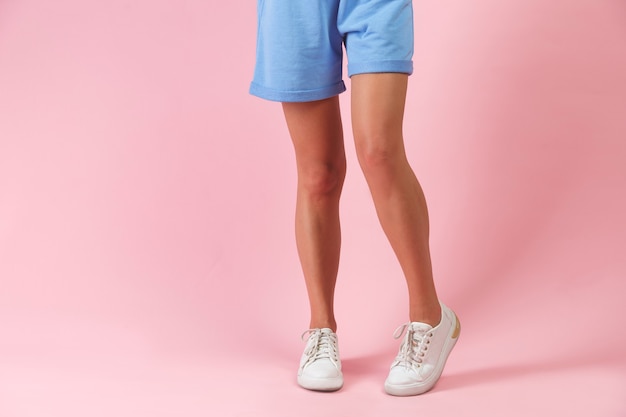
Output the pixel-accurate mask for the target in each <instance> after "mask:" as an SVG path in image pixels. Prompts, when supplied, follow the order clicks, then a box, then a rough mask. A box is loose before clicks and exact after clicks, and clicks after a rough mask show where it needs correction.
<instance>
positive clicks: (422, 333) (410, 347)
mask: <svg viewBox="0 0 626 417" xmlns="http://www.w3.org/2000/svg"><path fill="white" fill-rule="evenodd" d="M405 330H406V335H405V338H404V340H403V341H402V344H401V345H400V351H399V352H398V356H396V360H395V361H394V364H393V366H396V365H401V366H406V367H415V368H419V367H421V366H422V362H423V359H424V356H426V351H427V350H428V347H429V345H430V339H431V338H432V336H433V334H432V332H431V331H430V330H428V329H426V328H420V327H417V328H415V327H413V326H411V324H410V323H405V324H403V325H401V326H399V327H398V328H397V329H396V331H395V332H394V334H393V338H394V339H399V338H401V337H402V335H403V334H404V331H405Z"/></svg>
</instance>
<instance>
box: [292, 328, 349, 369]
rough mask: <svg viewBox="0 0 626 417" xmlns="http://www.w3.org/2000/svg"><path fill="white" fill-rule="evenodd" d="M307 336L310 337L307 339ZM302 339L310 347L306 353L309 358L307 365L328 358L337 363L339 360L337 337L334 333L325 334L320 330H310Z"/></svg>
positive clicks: (303, 334)
mask: <svg viewBox="0 0 626 417" xmlns="http://www.w3.org/2000/svg"><path fill="white" fill-rule="evenodd" d="M306 335H308V337H307V338H306V339H305V336H306ZM300 338H301V339H302V340H306V341H307V342H308V343H309V347H308V348H307V349H306V350H305V351H304V354H305V355H306V356H307V363H310V362H314V361H316V360H317V359H322V358H328V359H331V360H332V361H335V362H337V361H338V360H339V353H338V351H337V336H336V335H335V334H334V333H325V332H322V331H321V330H320V329H309V330H307V331H305V332H304V333H302V336H301V337H300Z"/></svg>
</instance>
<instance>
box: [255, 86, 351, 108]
mask: <svg viewBox="0 0 626 417" xmlns="http://www.w3.org/2000/svg"><path fill="white" fill-rule="evenodd" d="M344 91H346V85H345V84H344V82H343V81H340V82H338V83H336V84H334V85H331V86H328V87H324V88H318V89H315V90H299V91H281V90H274V89H271V88H267V87H264V86H262V85H259V84H257V83H255V82H253V83H252V84H250V94H252V95H253V96H257V97H260V98H263V99H265V100H270V101H280V102H284V103H293V102H306V101H317V100H323V99H325V98H330V97H333V96H336V95H338V94H341V93H343V92H344Z"/></svg>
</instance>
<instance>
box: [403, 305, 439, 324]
mask: <svg viewBox="0 0 626 417" xmlns="http://www.w3.org/2000/svg"><path fill="white" fill-rule="evenodd" d="M441 316H442V311H441V305H440V304H439V303H437V304H436V305H434V306H419V307H412V308H411V311H410V313H409V320H410V321H411V322H419V323H426V324H429V325H431V326H432V327H435V326H437V325H438V324H439V323H440V322H441Z"/></svg>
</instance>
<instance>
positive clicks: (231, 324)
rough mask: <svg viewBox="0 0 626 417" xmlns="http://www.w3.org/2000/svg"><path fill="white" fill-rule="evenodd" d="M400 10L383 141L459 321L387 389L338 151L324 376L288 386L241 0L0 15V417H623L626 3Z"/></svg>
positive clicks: (291, 174) (481, 1)
mask: <svg viewBox="0 0 626 417" xmlns="http://www.w3.org/2000/svg"><path fill="white" fill-rule="evenodd" d="M414 5H415V19H416V55H415V68H416V70H415V74H414V75H413V76H412V78H411V85H410V93H409V97H408V108H407V116H406V119H407V120H406V129H405V131H406V138H407V147H408V151H409V154H410V155H409V156H410V159H411V161H412V163H413V166H414V168H415V170H416V173H417V175H418V177H419V178H420V180H421V182H422V184H423V186H424V189H425V191H426V194H427V198H428V201H429V207H430V210H431V219H432V240H431V241H432V251H433V257H434V265H435V274H436V277H437V283H438V288H439V292H440V295H441V296H442V299H443V300H444V302H446V303H448V304H449V305H451V306H452V307H454V308H455V309H456V310H457V312H458V314H459V316H460V317H461V321H462V324H463V332H462V336H461V341H460V342H459V344H458V345H457V348H456V349H455V351H454V352H453V354H452V356H451V358H450V361H449V363H448V367H447V368H446V371H445V373H444V375H443V377H442V379H441V381H440V383H439V384H438V386H437V387H436V388H435V390H434V391H432V392H431V393H429V394H427V395H424V396H421V397H416V398H400V399H398V398H392V397H389V396H386V395H385V394H384V393H383V391H382V383H383V381H384V378H385V376H386V372H387V367H388V365H389V363H390V361H391V359H392V358H393V356H394V355H395V352H396V349H397V342H396V341H394V340H393V339H392V337H391V335H392V332H393V330H394V329H395V327H396V326H397V325H399V324H401V323H402V322H403V321H405V319H406V306H405V305H406V294H405V288H404V282H403V280H402V277H401V274H400V270H399V267H398V266H397V264H396V261H395V259H394V257H393V254H392V252H391V250H390V249H389V247H388V244H387V242H386V241H385V239H384V237H383V234H382V232H381V231H380V228H379V226H378V223H377V220H376V217H375V213H374V209H373V206H372V204H371V202H370V198H369V195H368V191H367V188H366V185H365V182H364V180H363V179H362V176H361V173H360V171H359V169H358V166H357V164H356V161H355V157H354V149H353V147H352V144H351V143H350V142H348V154H349V155H348V158H349V173H348V178H347V181H346V187H345V194H344V199H343V203H342V211H343V228H344V250H343V254H342V256H343V257H342V264H341V270H340V280H339V284H338V290H337V313H338V319H339V321H340V329H339V337H340V340H341V350H342V355H343V359H344V367H345V379H346V386H345V388H344V389H343V390H342V391H340V392H338V393H336V394H331V395H324V394H317V393H311V392H307V391H304V390H301V389H299V388H298V387H297V386H296V385H295V371H296V366H297V361H298V359H299V355H300V353H301V349H302V342H301V341H300V340H299V339H298V337H299V335H300V333H301V332H302V331H303V330H305V329H306V326H307V324H308V317H307V312H308V308H307V305H306V295H305V292H304V284H303V282H302V279H301V273H300V267H299V264H298V261H297V257H296V251H295V246H294V239H293V231H292V224H293V220H292V217H293V206H294V199H295V165H294V160H293V155H292V149H291V145H290V142H289V139H288V136H287V132H286V129H285V127H284V124H283V120H282V114H281V111H280V106H279V105H277V104H275V103H274V104H272V103H267V102H263V101H262V100H259V99H256V98H254V97H251V96H248V94H247V88H248V83H249V81H250V76H251V73H252V67H253V60H254V46H255V39H254V37H255V28H256V21H255V19H256V14H255V5H254V2H253V1H252V0H247V1H246V2H238V1H220V2H217V1H213V0H212V1H200V0H185V1H173V0H170V1H166V0H151V1H147V0H137V1H128V0H126V1H122V0H111V1H106V2H103V1H93V0H90V1H86V0H57V1H54V2H46V1H35V0H21V1H18V0H0V280H1V281H0V283H1V289H0V416H2V417H27V416H28V417H31V416H42V417H43V416H46V417H48V416H54V417H56V416H59V417H61V416H63V417H68V416H90V417H99V416H107V417H109V416H133V417H136V416H146V417H148V416H150V417H153V416H154V417H158V416H189V417H194V416H264V415H267V416H290V417H291V416H302V417H307V416H319V415H326V416H383V415H395V414H393V413H394V412H397V413H399V414H403V415H407V414H408V413H412V414H411V415H438V416H487V415H493V416H507V417H515V416H529V415H533V416H552V415H555V416H556V415H558V416H564V415H567V416H590V415H593V416H596V417H600V416H612V417H623V416H626V353H625V352H626V332H625V331H624V315H625V314H626V307H625V303H624V297H625V295H626V281H625V275H626V257H625V256H624V250H625V248H626V233H625V232H626V226H625V225H626V222H625V220H624V213H625V212H626V168H625V165H626V164H625V161H626V3H625V2H624V1H621V0H550V1H545V0H515V1H513V0H511V1H501V0H477V1H472V2H468V1H461V0H450V1H416V2H415V3H414ZM348 97H349V94H344V95H343V96H342V102H343V104H344V111H345V115H346V116H347V115H348V114H349V113H348V111H349V107H348V104H349V103H348V100H347V99H348ZM348 122H349V121H348V118H347V117H346V128H347V129H349V123H348Z"/></svg>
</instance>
